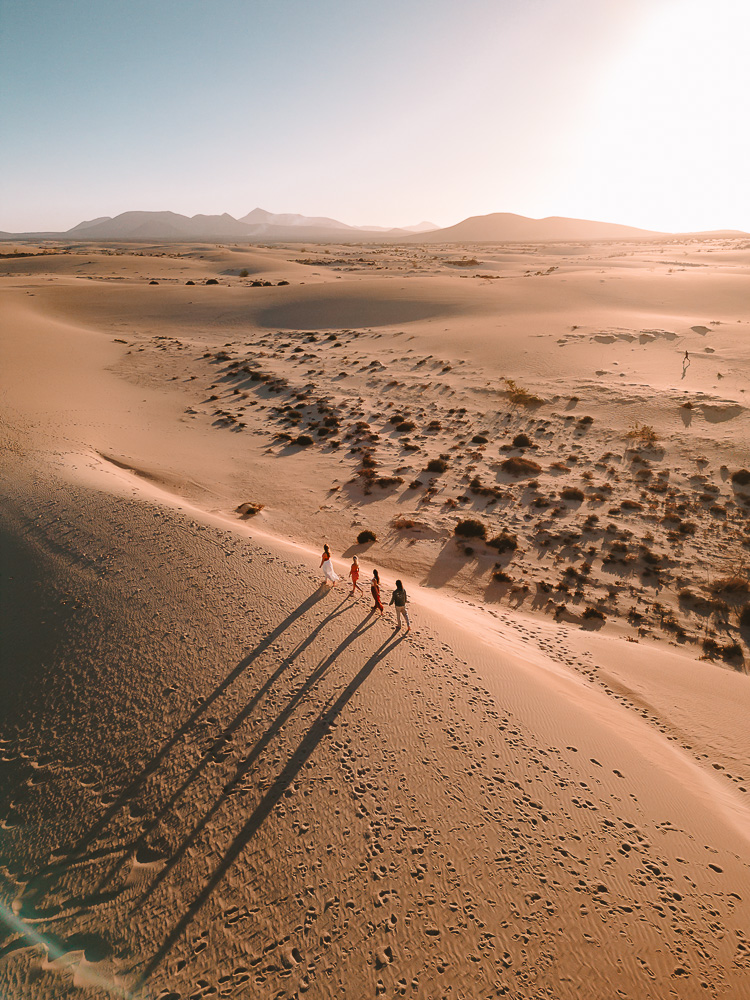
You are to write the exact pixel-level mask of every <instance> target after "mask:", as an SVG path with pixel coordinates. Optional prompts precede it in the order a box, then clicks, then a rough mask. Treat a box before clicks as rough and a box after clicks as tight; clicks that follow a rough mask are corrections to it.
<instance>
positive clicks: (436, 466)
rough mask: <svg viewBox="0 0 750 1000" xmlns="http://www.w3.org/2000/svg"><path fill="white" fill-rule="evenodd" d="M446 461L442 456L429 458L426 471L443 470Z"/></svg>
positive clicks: (445, 467) (446, 466) (446, 464)
mask: <svg viewBox="0 0 750 1000" xmlns="http://www.w3.org/2000/svg"><path fill="white" fill-rule="evenodd" d="M447 468H448V463H447V462H446V460H445V459H444V458H431V459H430V460H429V462H428V463H427V471H428V472H445V470H446V469H447Z"/></svg>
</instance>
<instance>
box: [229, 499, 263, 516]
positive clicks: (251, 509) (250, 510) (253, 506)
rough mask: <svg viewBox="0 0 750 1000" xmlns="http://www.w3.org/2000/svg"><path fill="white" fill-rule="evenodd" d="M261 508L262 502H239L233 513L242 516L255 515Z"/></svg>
mask: <svg viewBox="0 0 750 1000" xmlns="http://www.w3.org/2000/svg"><path fill="white" fill-rule="evenodd" d="M262 510H263V504H262V503H255V502H250V503H241V504H240V505H239V507H236V508H235V514H241V515H242V517H243V518H245V519H246V518H249V517H255V515H256V514H259V513H260V512H261V511H262Z"/></svg>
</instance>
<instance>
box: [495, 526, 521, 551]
mask: <svg viewBox="0 0 750 1000" xmlns="http://www.w3.org/2000/svg"><path fill="white" fill-rule="evenodd" d="M487 544H488V545H489V546H490V548H492V549H497V551H498V552H514V551H515V550H516V549H517V548H518V539H517V538H516V536H515V535H511V534H509V533H508V532H507V531H501V532H500V534H499V535H495V537H494V538H490V540H489V541H488V542H487Z"/></svg>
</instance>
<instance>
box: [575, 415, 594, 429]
mask: <svg viewBox="0 0 750 1000" xmlns="http://www.w3.org/2000/svg"><path fill="white" fill-rule="evenodd" d="M593 422H594V418H593V417H589V416H586V417H579V418H578V423H579V424H580V425H581V427H588V425H589V424H593Z"/></svg>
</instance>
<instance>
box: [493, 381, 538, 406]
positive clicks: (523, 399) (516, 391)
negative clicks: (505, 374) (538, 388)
mask: <svg viewBox="0 0 750 1000" xmlns="http://www.w3.org/2000/svg"><path fill="white" fill-rule="evenodd" d="M503 381H504V382H505V384H506V385H507V387H508V390H507V391H508V396H509V397H510V401H511V403H519V404H520V405H521V406H540V405H541V404H542V403H543V402H544V400H543V399H542V398H541V396H535V395H534V393H533V392H529V390H528V389H525V388H524V387H523V386H521V385H519V384H518V383H517V382H516V381H514V380H513V379H512V378H506V379H503Z"/></svg>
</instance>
